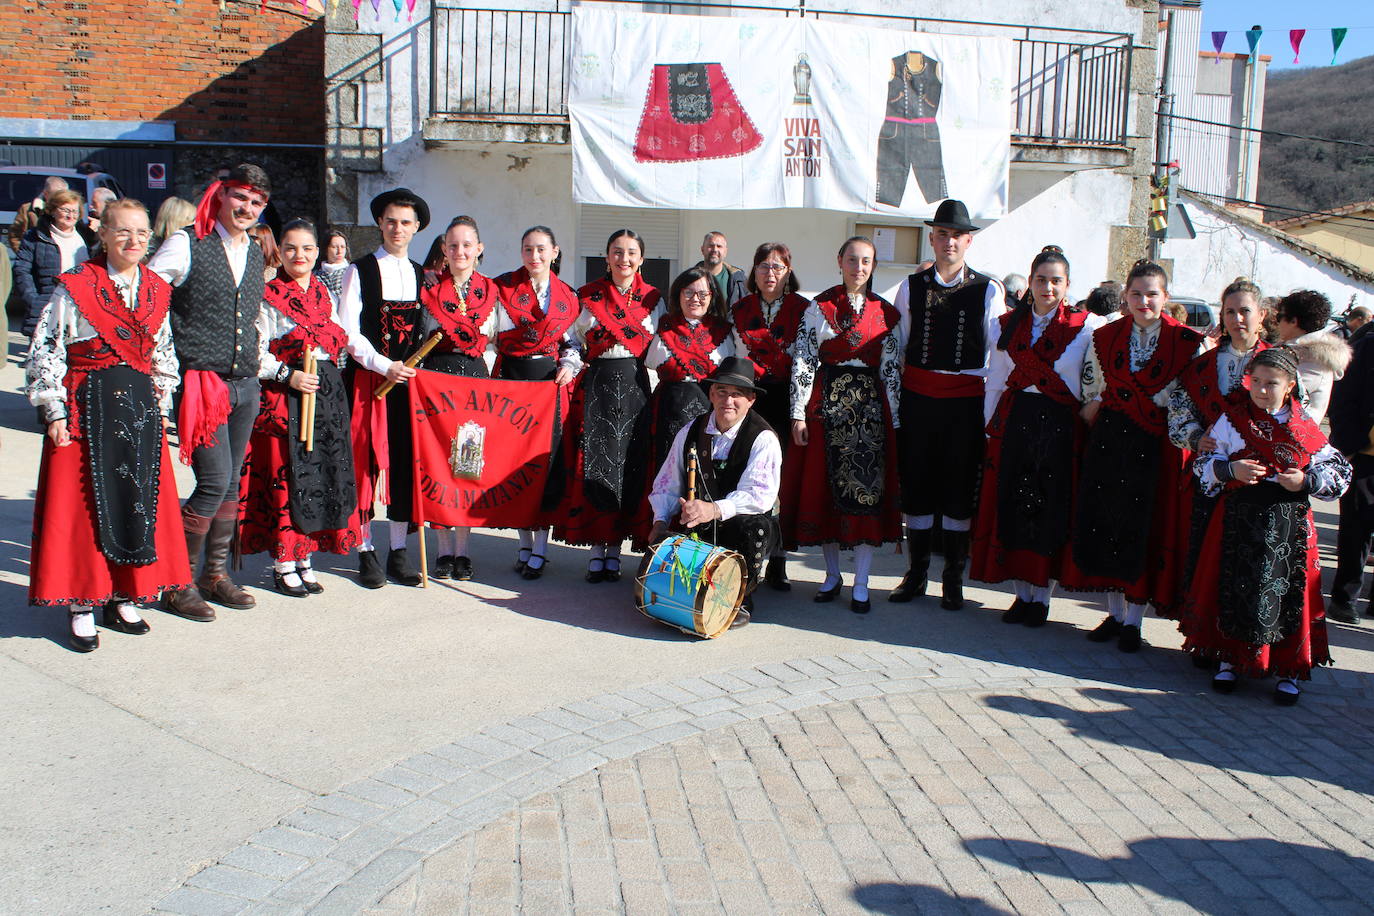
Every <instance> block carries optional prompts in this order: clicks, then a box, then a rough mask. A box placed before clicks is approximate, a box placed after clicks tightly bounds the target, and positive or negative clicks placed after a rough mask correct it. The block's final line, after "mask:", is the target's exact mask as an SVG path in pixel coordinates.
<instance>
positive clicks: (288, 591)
mask: <svg viewBox="0 0 1374 916" xmlns="http://www.w3.org/2000/svg"><path fill="white" fill-rule="evenodd" d="M287 575H288V574H287V573H283V572H280V571H278V570H275V569H274V570H272V584H273V585H274V586H275V587H276V589H277V591H279V592H281V593H282V594H283V595H285V596H287V597H288V598H304V597H305V596H306V595H308V594H310V590H309V589H308V588H306V587H305V583H304V582H302V583H301V584H300V585H289V584H288V583H287V581H286V576H287ZM296 578H300V573H296Z"/></svg>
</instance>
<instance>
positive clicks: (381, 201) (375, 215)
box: [372, 188, 429, 229]
mask: <svg viewBox="0 0 1374 916" xmlns="http://www.w3.org/2000/svg"><path fill="white" fill-rule="evenodd" d="M397 203H399V204H404V205H406V206H410V205H412V204H413V205H414V206H415V218H416V219H417V220H419V222H420V228H421V229H423V228H425V227H426V226H428V225H429V204H427V203H425V199H424V198H423V197H421V196H420V195H419V194H416V193H415V192H414V191H412V190H410V188H392V189H391V190H390V191H383V192H382V193H381V194H378V195H377V196H376V197H374V198H372V221H373V222H375V223H380V222H381V221H382V214H383V213H385V212H386V208H387V207H389V206H390V205H392V204H397Z"/></svg>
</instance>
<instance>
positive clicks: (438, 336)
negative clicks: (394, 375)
mask: <svg viewBox="0 0 1374 916" xmlns="http://www.w3.org/2000/svg"><path fill="white" fill-rule="evenodd" d="M443 339H444V332H443V331H435V332H434V333H433V334H431V335H430V337H429V340H426V341H425V342H424V343H423V344H421V345H420V349H418V350H416V351H415V352H414V353H412V354H411V355H410V358H409V359H407V360H406V365H407V366H409V367H410V368H411V369H414V368H415V367H416V366H418V365H420V360H422V359H424V358H425V357H426V356H428V355H429V351H430V350H433V349H434V348H435V347H437V346H438V345H439V341H441V340H443ZM395 387H396V383H395V382H393V381H392V380H391V379H387V380H386V381H385V382H383V383H382V384H381V386H380V387H378V388H377V394H376V395H374V397H376V398H378V399H379V400H380V399H381V398H384V397H386V396H387V395H388V394H390V393H391V389H392V388H395Z"/></svg>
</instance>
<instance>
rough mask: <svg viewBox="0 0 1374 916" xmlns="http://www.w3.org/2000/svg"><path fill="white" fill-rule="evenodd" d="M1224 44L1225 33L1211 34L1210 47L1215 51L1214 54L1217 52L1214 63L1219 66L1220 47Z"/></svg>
mask: <svg viewBox="0 0 1374 916" xmlns="http://www.w3.org/2000/svg"><path fill="white" fill-rule="evenodd" d="M1224 44H1226V33H1225V32H1213V33H1212V47H1213V48H1215V49H1216V52H1217V56H1216V62H1217V64H1218V65H1220V64H1221V47H1222V45H1224Z"/></svg>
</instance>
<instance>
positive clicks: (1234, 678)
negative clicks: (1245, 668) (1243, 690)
mask: <svg viewBox="0 0 1374 916" xmlns="http://www.w3.org/2000/svg"><path fill="white" fill-rule="evenodd" d="M1239 683H1240V675H1239V674H1238V673H1237V672H1236V669H1234V668H1228V669H1226V670H1225V671H1218V672H1217V673H1216V674H1214V675H1212V689H1213V690H1215V691H1216V692H1217V693H1234V692H1235V690H1236V685H1237V684H1239Z"/></svg>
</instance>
